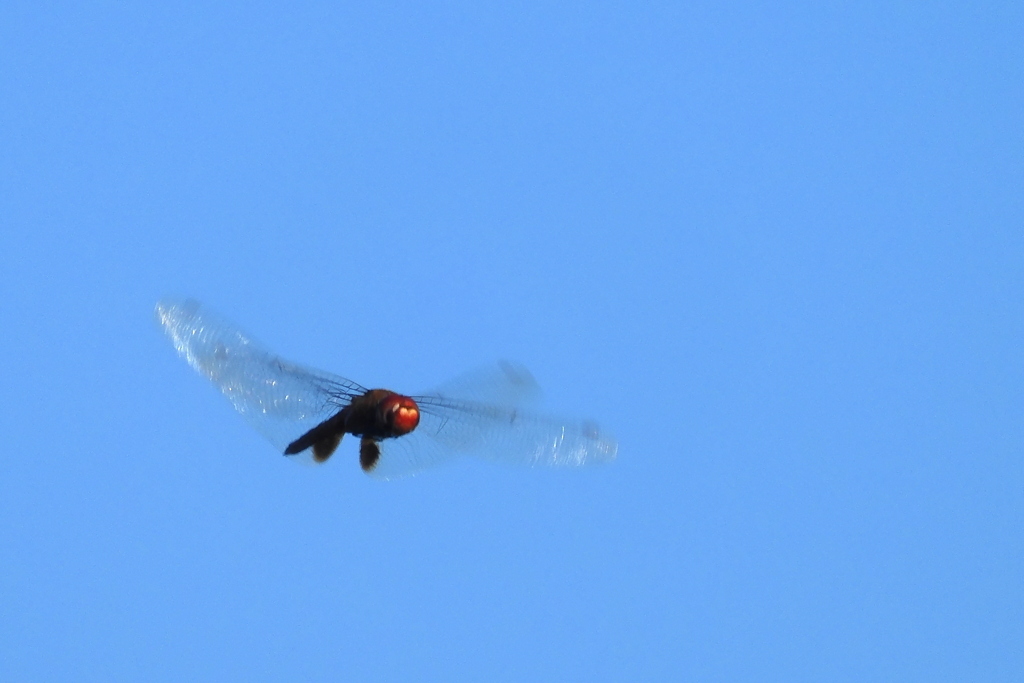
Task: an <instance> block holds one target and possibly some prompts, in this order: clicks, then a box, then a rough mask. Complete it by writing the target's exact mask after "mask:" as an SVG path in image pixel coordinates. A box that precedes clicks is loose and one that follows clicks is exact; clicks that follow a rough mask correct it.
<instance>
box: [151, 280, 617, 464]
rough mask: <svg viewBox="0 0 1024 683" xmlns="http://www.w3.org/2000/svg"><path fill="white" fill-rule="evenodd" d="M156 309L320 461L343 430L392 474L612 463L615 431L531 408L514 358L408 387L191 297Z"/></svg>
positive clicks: (266, 418) (300, 451) (200, 360)
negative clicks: (348, 367)
mask: <svg viewBox="0 0 1024 683" xmlns="http://www.w3.org/2000/svg"><path fill="white" fill-rule="evenodd" d="M156 317H157V321H158V322H159V324H160V326H161V327H162V328H163V331H164V332H165V333H166V335H167V337H168V338H169V339H170V341H171V343H172V344H173V345H174V348H175V349H176V350H177V352H178V354H179V355H180V356H181V357H182V358H184V359H185V361H187V362H188V364H189V365H190V366H192V368H193V369H194V370H196V371H197V372H198V373H199V374H200V375H203V376H204V377H206V378H207V379H208V380H210V382H212V383H213V384H214V385H215V386H216V387H217V388H218V389H220V391H221V393H223V394H224V396H225V397H227V399H228V400H229V401H230V402H231V404H232V405H233V406H234V408H235V410H236V411H238V413H240V414H241V416H242V417H243V418H244V419H245V420H246V421H247V422H248V423H249V424H250V425H251V426H252V427H254V428H255V429H256V431H258V432H259V433H260V434H262V435H263V436H264V437H266V438H267V440H269V441H270V443H271V444H273V445H274V446H275V447H276V448H277V449H278V451H279V452H281V453H283V454H284V455H286V456H288V457H290V458H293V459H296V460H301V461H303V462H306V463H312V464H321V463H324V462H326V461H327V460H328V459H329V458H330V457H331V456H332V455H333V454H334V453H335V451H336V450H337V449H338V447H339V445H340V444H341V442H342V439H343V437H344V436H345V435H346V434H349V435H352V436H353V437H354V438H356V439H358V443H359V464H360V467H361V468H362V470H363V471H364V472H366V473H367V474H368V475H370V476H372V477H375V478H379V479H397V478H401V477H405V476H409V475H413V474H417V473H419V472H421V471H422V470H424V469H426V468H428V467H432V466H434V465H437V464H439V463H442V462H444V461H447V460H449V459H451V458H453V457H457V456H459V455H462V454H470V455H477V456H481V457H484V458H489V459H492V460H497V461H501V462H508V463H515V464H522V465H535V466H547V467H581V466H587V465H591V464H597V463H605V462H610V461H612V460H614V459H615V457H616V455H617V453H618V444H617V443H616V441H615V439H614V438H613V437H612V436H610V435H608V434H606V433H603V432H602V431H601V430H600V429H599V428H598V427H597V425H596V424H595V423H594V422H591V421H589V420H578V419H561V418H557V417H553V416H550V415H545V414H541V413H537V412H532V411H531V410H530V408H529V406H530V404H531V403H532V402H533V401H534V400H535V399H536V398H537V396H538V395H539V393H540V392H539V388H538V386H537V383H536V381H535V380H534V379H533V376H532V375H531V374H530V373H529V371H527V370H526V369H525V368H523V367H522V366H519V365H516V364H513V363H509V362H501V363H497V364H494V365H493V366H489V367H486V368H481V369H478V370H475V371H472V372H469V373H466V374H464V375H462V376H460V377H458V378H456V379H454V380H452V381H450V382H448V383H446V384H444V385H442V386H440V387H438V388H436V389H434V390H432V391H427V392H424V393H421V394H417V395H405V394H400V393H398V392H395V391H392V390H390V389H367V388H366V387H363V386H361V385H359V384H357V383H355V382H353V381H352V380H349V379H345V378H344V377H339V376H338V375H334V374H331V373H329V372H324V371H323V370H317V369H315V368H311V367H306V366H303V365H299V364H296V363H292V362H291V361H287V360H285V359H284V358H281V357H280V356H278V355H276V354H274V353H271V352H270V351H268V350H267V349H266V348H264V347H263V346H262V345H261V344H260V343H259V342H258V341H256V340H255V339H254V338H253V337H252V336H250V335H249V334H248V333H246V332H244V331H243V330H242V329H240V328H239V327H237V326H236V325H235V324H234V323H232V322H230V321H228V320H227V319H225V318H223V317H221V316H220V315H219V314H217V313H216V312H215V311H213V310H211V309H209V308H207V307H205V306H203V305H202V304H200V303H199V302H197V301H195V300H192V299H187V300H163V301H161V302H159V303H158V304H157V305H156Z"/></svg>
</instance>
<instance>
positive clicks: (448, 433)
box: [370, 363, 618, 479]
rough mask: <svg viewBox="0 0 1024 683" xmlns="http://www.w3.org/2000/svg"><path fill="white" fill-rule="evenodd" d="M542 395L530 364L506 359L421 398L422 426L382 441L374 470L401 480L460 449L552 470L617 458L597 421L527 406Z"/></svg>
mask: <svg viewBox="0 0 1024 683" xmlns="http://www.w3.org/2000/svg"><path fill="white" fill-rule="evenodd" d="M539 393H540V392H539V389H538V388H537V385H536V382H534V381H533V378H532V377H531V376H530V374H529V372H527V371H526V370H525V369H524V368H522V367H519V366H514V365H511V364H509V363H501V364H499V365H497V366H495V367H493V368H488V369H485V370H480V371H476V372H473V373H469V374H468V375H464V376H463V377H462V378H460V379H458V380H455V381H453V382H451V383H449V384H446V385H445V386H444V387H443V388H442V389H439V390H437V391H435V392H431V393H430V394H427V395H424V396H415V397H413V398H414V400H415V401H416V403H417V404H418V405H419V407H420V424H419V426H418V427H416V430H415V431H413V432H412V433H411V434H408V435H406V436H403V437H400V438H397V439H387V440H385V441H382V442H381V443H380V447H381V458H380V461H379V462H378V464H377V467H375V468H374V469H373V470H372V471H371V472H370V475H371V476H373V477H378V478H381V479H396V478H399V477H403V476H408V475H411V474H415V473H416V472H419V471H421V470H423V469H425V468H427V467H431V466H433V465H435V464H437V463H439V462H442V461H444V460H447V459H449V458H450V457H452V456H454V455H458V454H468V455H476V456H479V457H484V458H488V459H492V460H498V461H502V462H508V463H513V464H519V465H542V466H551V467H580V466H583V465H589V464H594V463H600V462H609V461H611V460H614V459H615V456H616V454H617V452H618V445H617V444H616V442H615V439H614V438H612V437H611V436H610V435H607V434H603V433H601V432H600V430H599V429H598V428H597V425H595V424H594V423H592V422H588V421H583V420H563V419H559V418H556V417H550V416H546V415H541V414H537V413H534V412H530V411H529V410H525V409H523V407H522V406H523V405H525V404H527V403H528V402H529V401H531V400H532V399H533V398H535V397H536V396H537V395H538V394H539Z"/></svg>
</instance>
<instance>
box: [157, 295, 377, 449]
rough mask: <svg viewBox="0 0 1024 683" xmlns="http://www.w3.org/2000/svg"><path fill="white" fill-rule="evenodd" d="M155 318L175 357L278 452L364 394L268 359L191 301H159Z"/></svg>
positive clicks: (278, 359) (340, 381) (328, 377)
mask: <svg viewBox="0 0 1024 683" xmlns="http://www.w3.org/2000/svg"><path fill="white" fill-rule="evenodd" d="M156 315H157V319H158V320H159V322H160V324H161V326H162V327H163V329H164V332H166V333H167V336H168V337H170V339H171V342H172V343H173V344H174V347H175V348H176V349H177V351H178V354H179V355H181V356H182V357H183V358H184V359H185V360H186V361H188V364H189V365H191V366H192V367H193V368H194V369H195V370H196V371H197V372H198V373H199V374H201V375H203V376H204V377H206V378H207V379H209V380H210V381H211V382H213V383H214V385H216V386H217V388H218V389H220V390H221V392H222V393H223V394H224V395H225V396H226V397H227V398H228V400H229V401H231V404H232V405H233V406H234V407H235V410H237V411H238V412H239V413H241V414H242V417H244V418H245V420H246V421H247V422H248V423H249V424H250V425H252V426H253V427H254V428H255V429H256V430H257V431H258V432H260V433H261V434H263V436H265V437H266V438H267V439H268V440H269V441H270V442H271V443H272V444H274V446H275V447H277V449H278V451H279V452H284V449H285V447H286V446H287V445H288V444H289V443H291V441H293V440H294V439H295V438H297V437H298V436H301V435H302V434H304V433H305V432H306V431H307V430H309V429H311V428H312V427H314V426H316V425H317V424H319V423H320V422H322V421H323V420H325V419H327V418H328V417H330V416H331V415H333V414H335V413H336V412H337V411H338V410H340V409H341V408H343V407H344V406H345V405H347V404H348V403H349V402H350V401H351V400H352V398H353V397H355V396H359V395H361V394H363V393H365V392H366V390H365V389H364V388H363V387H361V386H359V385H358V384H356V383H355V382H352V381H350V380H347V379H344V378H342V377H338V376H336V375H332V374H330V373H326V372H323V371H320V370H314V369H312V368H306V367H302V366H300V365H296V364H294V363H290V362H288V361H286V360H284V359H283V358H281V357H280V356H276V355H274V354H272V353H270V352H269V351H267V350H266V349H264V348H263V347H262V346H260V345H259V343H258V342H256V341H255V340H254V339H253V338H252V337H250V336H249V335H248V334H246V333H245V332H243V331H242V330H241V329H239V328H238V327H236V326H235V325H234V324H232V323H230V322H228V321H227V320H224V319H223V318H221V317H219V316H218V315H217V314H216V313H214V312H212V311H210V310H209V309H207V308H205V307H203V306H201V305H200V304H199V303H198V302H196V301H192V300H188V301H181V302H178V301H161V302H160V303H159V304H157V307H156Z"/></svg>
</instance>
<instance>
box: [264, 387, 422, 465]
mask: <svg viewBox="0 0 1024 683" xmlns="http://www.w3.org/2000/svg"><path fill="white" fill-rule="evenodd" d="M419 423H420V409H419V406H417V405H416V401H414V400H412V399H411V398H409V397H408V396H402V395H401V394H396V393H395V392H393V391H390V390H388V389H371V390H370V391H367V392H366V393H365V394H363V395H361V396H357V397H356V398H354V399H352V402H351V403H349V404H348V405H347V406H345V407H344V408H342V409H341V410H339V411H338V412H337V413H335V414H334V415H333V416H331V417H329V418H327V419H326V420H324V421H323V422H321V423H320V424H318V425H317V426H316V427H313V428H312V429H310V430H309V431H308V432H306V433H305V434H303V435H302V436H300V437H299V438H298V439H296V440H295V441H292V442H291V443H290V444H288V447H287V448H286V449H285V451H284V453H285V455H295V454H297V453H301V452H302V451H304V450H306V449H307V448H312V449H313V459H314V460H316V461H317V462H323V461H325V460H327V458H329V457H331V454H332V453H334V451H335V449H337V448H338V444H340V443H341V437H343V436H344V435H345V434H352V435H353V436H358V437H360V442H359V464H360V466H362V468H363V470H364V471H366V472H369V471H370V470H372V469H373V468H374V467H375V466H376V465H377V460H378V459H379V458H380V445H379V444H378V442H379V441H381V440H382V439H392V438H394V437H397V436H404V435H405V434H408V433H409V432H411V431H412V430H414V429H416V425H418V424H419Z"/></svg>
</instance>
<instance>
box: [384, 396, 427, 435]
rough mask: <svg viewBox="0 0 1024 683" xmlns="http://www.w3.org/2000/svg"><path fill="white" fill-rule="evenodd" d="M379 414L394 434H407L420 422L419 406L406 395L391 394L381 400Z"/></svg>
mask: <svg viewBox="0 0 1024 683" xmlns="http://www.w3.org/2000/svg"><path fill="white" fill-rule="evenodd" d="M380 414H381V417H383V418H384V422H385V423H386V424H387V425H388V427H390V429H391V431H392V432H393V433H394V436H402V435H403V434H408V433H409V432H411V431H412V430H414V429H416V425H418V424H419V423H420V408H419V406H417V405H416V401H414V400H412V399H411V398H409V397H408V396H400V395H399V394H391V395H390V396H388V397H387V398H385V399H384V400H383V401H381V403H380Z"/></svg>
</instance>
